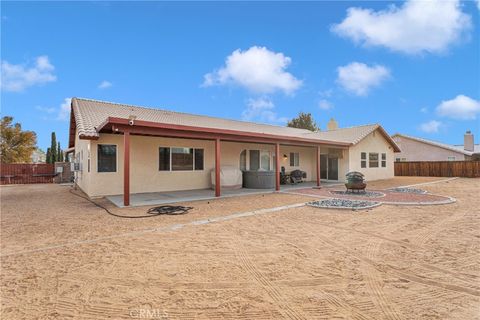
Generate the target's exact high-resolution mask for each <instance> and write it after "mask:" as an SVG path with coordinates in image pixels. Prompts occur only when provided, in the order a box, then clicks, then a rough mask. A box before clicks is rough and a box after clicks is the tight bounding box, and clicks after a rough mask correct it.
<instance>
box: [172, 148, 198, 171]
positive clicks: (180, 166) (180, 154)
mask: <svg viewBox="0 0 480 320" xmlns="http://www.w3.org/2000/svg"><path fill="white" fill-rule="evenodd" d="M171 153H172V154H171V157H172V171H186V170H193V148H171Z"/></svg>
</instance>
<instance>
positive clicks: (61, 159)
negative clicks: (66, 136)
mask: <svg viewBox="0 0 480 320" xmlns="http://www.w3.org/2000/svg"><path fill="white" fill-rule="evenodd" d="M57 161H59V162H63V151H62V148H60V141H58V149H57Z"/></svg>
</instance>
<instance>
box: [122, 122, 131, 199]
mask: <svg viewBox="0 0 480 320" xmlns="http://www.w3.org/2000/svg"><path fill="white" fill-rule="evenodd" d="M123 205H124V206H125V207H128V206H129V205H130V131H128V130H126V131H125V132H124V133H123Z"/></svg>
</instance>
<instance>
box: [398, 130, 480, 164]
mask: <svg viewBox="0 0 480 320" xmlns="http://www.w3.org/2000/svg"><path fill="white" fill-rule="evenodd" d="M392 139H393V140H394V141H395V143H396V144H397V145H398V146H399V147H400V149H401V152H399V153H397V154H395V161H397V162H400V161H468V160H472V159H474V158H477V157H479V156H480V145H478V144H475V143H474V137H473V134H472V133H471V132H470V131H467V132H466V133H465V135H464V137H463V141H464V143H463V145H451V144H446V143H441V142H437V141H432V140H427V139H423V138H417V137H412V136H408V135H405V134H400V133H396V134H394V135H393V136H392Z"/></svg>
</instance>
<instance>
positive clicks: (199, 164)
mask: <svg viewBox="0 0 480 320" xmlns="http://www.w3.org/2000/svg"><path fill="white" fill-rule="evenodd" d="M195 170H203V149H195Z"/></svg>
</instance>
